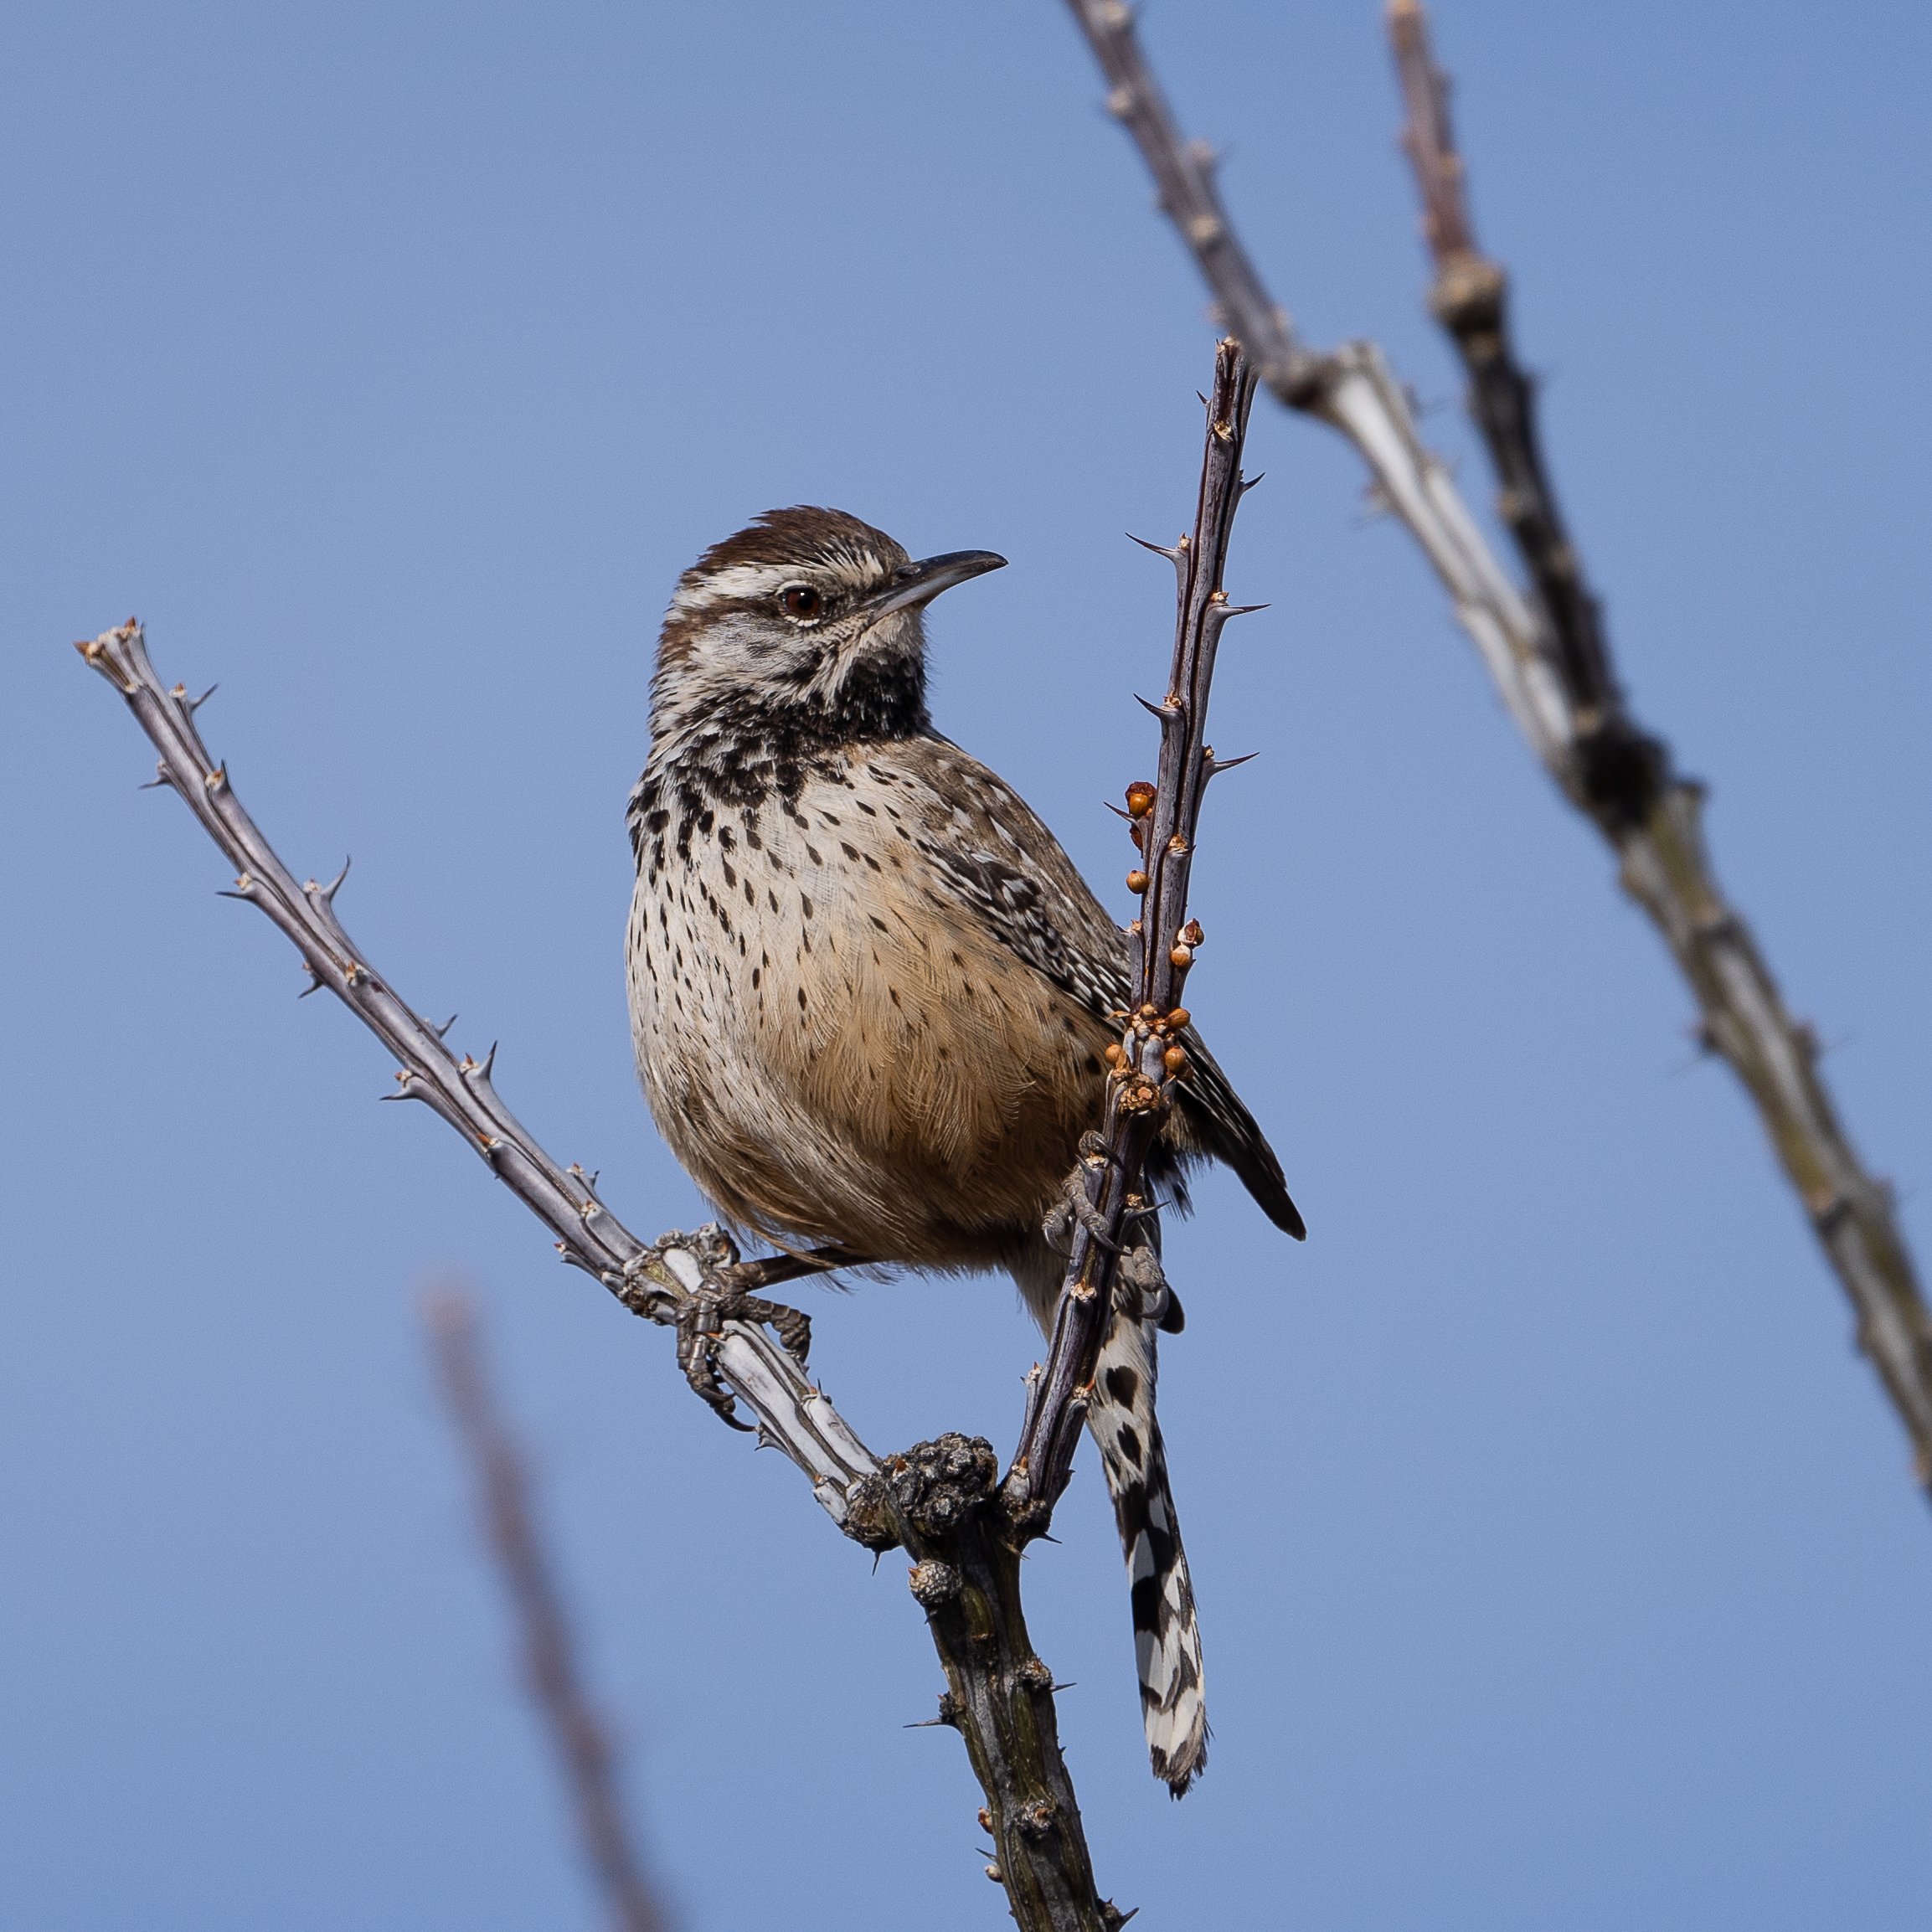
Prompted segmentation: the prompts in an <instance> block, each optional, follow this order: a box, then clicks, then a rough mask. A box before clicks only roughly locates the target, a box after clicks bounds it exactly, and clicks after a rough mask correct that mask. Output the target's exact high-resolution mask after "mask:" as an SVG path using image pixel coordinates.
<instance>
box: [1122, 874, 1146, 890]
mask: <svg viewBox="0 0 1932 1932" xmlns="http://www.w3.org/2000/svg"><path fill="white" fill-rule="evenodd" d="M1146 889H1147V875H1146V873H1144V872H1130V873H1128V874H1127V890H1128V891H1129V892H1145V891H1146Z"/></svg>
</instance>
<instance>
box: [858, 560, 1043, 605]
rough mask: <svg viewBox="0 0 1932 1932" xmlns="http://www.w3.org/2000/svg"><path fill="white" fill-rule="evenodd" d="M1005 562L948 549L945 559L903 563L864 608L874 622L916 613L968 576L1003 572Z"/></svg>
mask: <svg viewBox="0 0 1932 1932" xmlns="http://www.w3.org/2000/svg"><path fill="white" fill-rule="evenodd" d="M1006 562H1007V560H1006V559H1005V558H1004V557H999V556H996V555H994V554H993V553H992V551H991V550H948V551H947V552H946V554H945V555H944V556H943V557H925V558H922V559H920V561H919V562H918V563H916V564H900V565H899V568H898V569H896V570H894V572H893V574H891V576H890V577H889V578H888V579H887V580H886V581H885V585H884V589H883V590H875V591H874V592H873V595H871V596H870V597H868V599H867V600H865V603H864V604H863V605H862V606H861V607H862V608H863V611H865V613H866V616H868V618H869V619H871V620H872V621H873V622H875V623H876V622H877V621H878V619H880V618H881V617H885V616H890V615H891V613H892V612H893V611H912V610H916V609H917V608H918V607H919V606H920V605H922V604H930V602H931V601H932V600H933V599H934V598H935V597H936V596H938V595H939V594H940V591H941V590H951V588H952V587H953V585H955V584H963V583H965V582H966V579H967V578H969V577H983V576H984V575H985V574H987V571H988V570H1003V569H1005V568H1006Z"/></svg>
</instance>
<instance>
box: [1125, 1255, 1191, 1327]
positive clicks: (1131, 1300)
mask: <svg viewBox="0 0 1932 1932" xmlns="http://www.w3.org/2000/svg"><path fill="white" fill-rule="evenodd" d="M1114 1308H1115V1312H1116V1313H1118V1314H1120V1315H1122V1316H1126V1319H1127V1320H1128V1321H1151V1322H1152V1323H1153V1324H1154V1326H1155V1327H1157V1328H1158V1329H1159V1330H1160V1331H1161V1332H1162V1334H1164V1335H1178V1334H1179V1333H1180V1332H1181V1330H1182V1327H1183V1326H1184V1325H1185V1324H1186V1321H1187V1319H1188V1318H1187V1316H1185V1315H1184V1314H1182V1311H1181V1300H1180V1297H1179V1296H1177V1295H1176V1294H1175V1292H1174V1291H1173V1290H1172V1288H1171V1287H1169V1286H1168V1285H1167V1276H1166V1275H1164V1274H1163V1273H1162V1270H1161V1258H1160V1256H1159V1255H1157V1254H1156V1253H1155V1252H1154V1250H1153V1249H1152V1248H1151V1246H1149V1245H1147V1244H1146V1243H1144V1242H1143V1243H1142V1244H1141V1245H1140V1246H1138V1247H1134V1248H1130V1249H1127V1250H1126V1253H1125V1254H1123V1255H1121V1258H1120V1260H1118V1261H1116V1262H1115V1264H1114Z"/></svg>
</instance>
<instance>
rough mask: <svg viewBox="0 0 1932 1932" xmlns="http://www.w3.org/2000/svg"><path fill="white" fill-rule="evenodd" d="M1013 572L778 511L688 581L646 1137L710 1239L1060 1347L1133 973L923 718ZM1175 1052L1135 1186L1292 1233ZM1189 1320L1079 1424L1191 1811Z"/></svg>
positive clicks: (1016, 808)
mask: <svg viewBox="0 0 1932 1932" xmlns="http://www.w3.org/2000/svg"><path fill="white" fill-rule="evenodd" d="M1005 562H1006V559H1004V558H1003V557H1001V556H998V555H997V554H994V553H992V552H991V551H987V550H964V551H951V552H948V553H946V554H943V555H939V556H932V557H927V558H925V559H918V560H915V559H913V558H912V557H911V556H910V555H909V554H908V553H907V551H906V550H905V549H904V548H903V547H902V546H901V545H899V544H898V543H896V542H894V539H893V538H890V537H889V536H887V535H886V534H885V533H884V532H883V531H881V530H878V529H877V528H873V526H872V525H870V524H868V523H863V522H862V521H861V520H860V519H859V518H857V517H854V516H852V515H850V514H848V513H845V512H843V511H839V510H832V509H823V508H817V507H810V506H795V507H791V508H787V509H778V510H770V511H767V512H765V513H764V514H763V515H761V516H760V517H758V518H755V520H754V521H753V522H752V523H750V525H749V526H747V527H746V528H744V529H742V530H740V531H739V532H738V533H736V534H735V535H734V536H731V537H728V538H725V539H724V541H723V542H721V543H719V544H714V545H713V546H712V547H711V548H710V549H708V550H707V551H706V552H705V553H704V554H703V556H702V557H701V558H699V559H698V562H697V563H696V564H693V565H692V566H691V568H690V569H688V570H686V571H685V572H684V573H683V575H682V576H681V577H680V578H679V580H678V581H677V588H676V590H675V593H674V594H673V595H672V599H671V603H670V607H669V609H668V611H667V613H666V616H665V618H664V621H663V626H662V631H661V633H660V635H659V638H658V643H657V662H656V668H655V672H654V674H653V676H652V683H651V698H650V731H651V741H650V750H649V754H648V756H647V760H646V763H645V765H644V768H643V771H642V774H641V776H640V778H639V779H638V781H637V783H636V788H635V789H634V790H633V791H632V792H631V796H630V801H629V806H628V811H627V822H628V829H629V832H630V837H631V849H632V853H633V856H634V858H635V859H636V889H635V892H634V894H633V896H632V899H631V913H630V919H629V923H628V928H627V932H626V980H627V984H628V991H629V1003H630V1012H631V1033H632V1038H633V1043H634V1045H635V1048H636V1059H637V1067H638V1072H639V1076H640V1079H641V1084H642V1087H643V1090H644V1094H645V1097H646V1099H647V1102H648V1104H649V1107H650V1110H651V1113H652V1117H653V1119H654V1120H655V1121H656V1123H657V1127H658V1129H659V1131H660V1132H661V1133H662V1135H663V1137H664V1138H665V1140H666V1141H667V1142H668V1143H669V1145H670V1146H671V1148H672V1151H673V1152H674V1153H675V1154H676V1156H677V1158H678V1160H679V1162H681V1163H682V1164H683V1167H684V1168H685V1170H686V1171H687V1172H688V1173H689V1174H690V1175H691V1177H693V1180H694V1181H695V1182H697V1184H698V1187H699V1188H700V1189H701V1190H702V1191H703V1193H704V1194H705V1195H706V1196H707V1197H708V1198H709V1200H710V1201H711V1202H712V1203H713V1204H714V1206H715V1208H717V1209H718V1211H719V1213H720V1215H721V1216H722V1217H723V1218H724V1220H725V1221H726V1222H727V1223H728V1224H729V1225H730V1226H732V1227H733V1228H734V1229H738V1230H739V1232H741V1233H744V1234H750V1235H755V1236H757V1237H760V1238H762V1239H765V1240H766V1241H767V1242H769V1243H770V1244H771V1245H773V1246H774V1247H775V1248H777V1249H780V1251H781V1254H784V1255H809V1256H811V1257H814V1258H817V1259H818V1260H826V1259H827V1258H828V1257H830V1258H834V1259H836V1260H839V1261H850V1262H852V1263H855V1264H856V1263H860V1262H863V1263H867V1264H871V1265H875V1266H879V1267H884V1268H894V1269H896V1268H907V1269H912V1270H922V1271H926V1272H931V1273H938V1274H958V1273H971V1272H981V1271H1004V1272H1006V1273H1007V1274H1009V1275H1011V1276H1012V1279H1013V1280H1014V1281H1015V1283H1016V1284H1017V1285H1018V1289H1019V1291H1020V1294H1021V1296H1022V1298H1023V1301H1024V1302H1025V1304H1026V1306H1028V1309H1030V1311H1032V1313H1033V1316H1034V1317H1035V1319H1036V1320H1037V1321H1038V1322H1039V1323H1040V1325H1041V1327H1042V1328H1043V1330H1047V1331H1048V1332H1050V1329H1051V1325H1052V1322H1053V1318H1054V1306H1055V1303H1056V1301H1057V1298H1058V1296H1059V1288H1060V1284H1061V1280H1062V1276H1063V1273H1064V1268H1065V1260H1064V1243H1063V1244H1061V1245H1060V1246H1058V1247H1056V1244H1055V1243H1054V1239H1052V1238H1051V1234H1050V1230H1049V1226H1048V1224H1049V1222H1050V1221H1051V1219H1052V1217H1053V1216H1054V1212H1055V1210H1056V1206H1057V1205H1058V1204H1059V1203H1062V1202H1064V1188H1065V1186H1066V1182H1067V1177H1068V1176H1069V1172H1071V1171H1072V1170H1073V1169H1074V1167H1075V1165H1076V1162H1077V1161H1078V1159H1079V1152H1080V1143H1081V1140H1082V1136H1084V1135H1087V1134H1090V1133H1091V1132H1092V1131H1094V1130H1095V1129H1097V1128H1098V1127H1099V1126H1100V1123H1101V1120H1102V1117H1103V1115H1104V1111H1105V1064H1106V1063H1105V1054H1106V1049H1107V1048H1108V1045H1109V1044H1110V1042H1113V1041H1115V1040H1117V1039H1118V1038H1119V1037H1120V1031H1121V1012H1122V1009H1123V1008H1124V1007H1126V1003H1127V999H1128V989H1129V981H1130V973H1131V964H1130V956H1129V951H1128V947H1129V940H1128V935H1126V933H1125V932H1124V931H1123V930H1122V929H1121V927H1120V926H1119V925H1117V924H1116V923H1115V920H1112V919H1111V918H1110V916H1109V915H1108V914H1107V913H1106V912H1105V909H1103V908H1102V906H1101V905H1100V901H1099V900H1098V899H1096V898H1095V895H1094V894H1093V893H1092V891H1091V890H1090V889H1089V888H1088V886H1087V884H1086V882H1085V881H1084V879H1083V878H1081V876H1080V874H1079V872H1078V870H1077V869H1076V868H1074V863H1073V862H1072V861H1071V860H1070V859H1069V858H1068V856H1067V854H1066V853H1065V852H1064V851H1063V850H1062V849H1061V847H1060V844H1059V841H1058V840H1057V839H1056V838H1055V837H1054V835H1053V833H1052V832H1049V831H1048V829H1047V827H1046V826H1045V825H1044V824H1043V823H1042V822H1041V821H1040V819H1039V818H1038V817H1037V816H1036V815H1035V813H1034V812H1033V810H1032V809H1031V808H1030V807H1029V806H1028V805H1027V804H1026V802H1025V801H1024V800H1023V799H1022V798H1021V797H1020V796H1019V795H1018V792H1016V791H1014V790H1013V789H1012V787H1011V786H1008V785H1007V783H1006V782H1005V781H1003V780H1002V779H1001V778H1000V777H998V776H997V775H996V774H995V773H994V772H992V770H989V769H988V768H987V766H986V765H983V764H981V762H980V761H979V760H977V759H976V758H974V757H972V756H971V755H970V754H968V753H967V752H966V751H964V750H961V748H960V747H959V746H958V745H956V744H953V743H952V742H951V740H949V739H946V738H944V737H942V736H941V735H940V734H939V733H938V732H937V731H936V730H935V729H934V727H933V722H932V717H931V713H930V709H929V708H928V704H927V697H926V692H927V665H926V637H925V609H926V606H927V605H930V602H931V601H932V600H933V599H934V598H935V597H937V596H938V595H940V593H941V592H943V591H945V590H949V589H951V587H953V586H954V585H959V584H963V583H965V582H966V581H968V580H971V579H972V578H975V577H978V576H981V575H982V574H985V573H986V572H987V571H990V570H995V569H1000V568H1002V566H1003V565H1004V564H1005ZM1183 1043H1184V1046H1185V1048H1186V1052H1187V1054H1188V1065H1187V1070H1186V1071H1185V1073H1184V1074H1182V1076H1181V1078H1180V1079H1178V1081H1177V1086H1176V1090H1175V1093H1174V1096H1173V1098H1174V1103H1175V1104H1174V1105H1173V1106H1172V1110H1171V1111H1170V1113H1169V1115H1168V1118H1167V1122H1166V1124H1165V1126H1164V1128H1163V1131H1162V1139H1161V1140H1160V1141H1158V1142H1157V1146H1156V1149H1155V1153H1154V1156H1153V1157H1152V1158H1151V1162H1150V1166H1149V1177H1150V1179H1151V1181H1152V1182H1154V1183H1155V1184H1156V1185H1157V1187H1159V1188H1164V1189H1165V1191H1166V1192H1167V1195H1168V1197H1169V1198H1170V1199H1171V1200H1172V1201H1173V1202H1174V1203H1175V1204H1176V1205H1177V1207H1181V1208H1184V1207H1185V1205H1186V1191H1185V1177H1186V1172H1187V1170H1188V1169H1189V1168H1190V1167H1193V1166H1194V1165H1195V1164H1197V1163H1198V1162H1202V1161H1203V1160H1213V1161H1218V1162H1224V1163H1225V1164H1226V1165H1227V1166H1229V1167H1232V1168H1233V1169H1234V1172H1235V1173H1236V1174H1237V1175H1238V1176H1239V1177H1240V1179H1241V1180H1242V1182H1244V1184H1245V1185H1246V1187H1247V1189H1248V1192H1249V1193H1250V1194H1251V1195H1252V1196H1253V1197H1254V1198H1255V1202H1256V1203H1258V1204H1259V1205H1260V1208H1261V1209H1262V1211H1263V1213H1265V1214H1266V1215H1267V1216H1268V1218H1270V1220H1271V1221H1272V1222H1274V1224H1275V1225H1276V1226H1277V1227H1279V1228H1280V1229H1284V1230H1285V1232H1286V1233H1288V1234H1291V1235H1293V1236H1295V1237H1296V1239H1301V1237H1302V1235H1303V1234H1304V1233H1305V1229H1304V1228H1303V1224H1302V1220H1301V1214H1300V1213H1299V1212H1298V1211H1297V1210H1296V1206H1295V1203H1294V1202H1293V1201H1292V1200H1291V1198H1289V1193H1288V1189H1287V1186H1286V1182H1285V1179H1284V1177H1283V1174H1282V1171H1281V1165H1280V1162H1279V1161H1278V1160H1277V1159H1276V1158H1275V1154H1274V1151H1272V1149H1271V1148H1270V1146H1269V1145H1268V1142H1267V1141H1266V1139H1265V1136H1263V1134H1262V1131H1261V1130H1260V1127H1259V1126H1257V1125H1256V1124H1255V1119H1254V1116H1253V1115H1251V1114H1250V1113H1249V1110H1248V1109H1247V1108H1246V1107H1245V1106H1244V1105H1243V1104H1242V1102H1241V1100H1239V1097H1238V1096H1237V1095H1236V1094H1235V1092H1234V1088H1233V1086H1232V1085H1231V1084H1229V1080H1228V1079H1227V1077H1226V1076H1225V1075H1224V1074H1223V1073H1222V1071H1221V1069H1220V1068H1219V1066H1218V1064H1216V1062H1215V1060H1214V1059H1213V1056H1212V1055H1211V1054H1209V1053H1208V1050H1207V1048H1205V1047H1204V1046H1203V1044H1202V1043H1201V1042H1200V1040H1199V1038H1198V1034H1196V1033H1194V1031H1193V1028H1192V1027H1191V1026H1190V1028H1189V1030H1188V1033H1186V1034H1185V1035H1184V1036H1183ZM1148 1239H1150V1242H1157V1239H1158V1224H1157V1220H1156V1221H1154V1222H1153V1223H1152V1224H1151V1227H1150V1229H1149V1234H1148ZM1155 1251H1156V1252H1157V1248H1156V1249H1155ZM1181 1320H1182V1317H1181V1313H1180V1309H1179V1304H1178V1302H1177V1301H1174V1300H1172V1299H1171V1298H1168V1297H1166V1296H1163V1297H1162V1300H1161V1301H1160V1302H1159V1303H1157V1304H1156V1305H1153V1306H1150V1307H1149V1309H1148V1310H1147V1311H1146V1318H1145V1319H1142V1318H1140V1317H1138V1316H1135V1315H1133V1314H1131V1313H1126V1312H1122V1313H1117V1314H1116V1315H1115V1316H1114V1318H1113V1322H1112V1327H1111V1328H1110V1332H1109V1334H1108V1336H1107V1337H1106V1339H1105V1342H1104V1344H1103V1347H1102V1352H1101V1355H1100V1363H1099V1367H1098V1368H1097V1371H1096V1373H1095V1400H1094V1401H1093V1403H1092V1404H1090V1409H1089V1411H1088V1424H1089V1428H1090V1432H1091V1433H1092V1435H1094V1437H1095V1441H1096V1443H1097V1445H1098V1446H1099V1449H1100V1459H1101V1464H1102V1468H1103V1471H1104V1472H1105V1479H1106V1481H1107V1485H1108V1488H1109V1491H1110V1495H1111V1497H1112V1500H1113V1503H1114V1508H1115V1518H1116V1523H1117V1527H1118V1528H1119V1530H1120V1534H1121V1545H1122V1549H1123V1553H1124V1554H1125V1556H1126V1561H1127V1565H1128V1569H1129V1573H1130V1576H1131V1602H1132V1610H1133V1620H1134V1625H1135V1641H1136V1663H1137V1669H1138V1674H1139V1678H1140V1687H1141V1706H1142V1717H1143V1720H1144V1724H1145V1729H1146V1739H1147V1747H1148V1754H1149V1759H1150V1762H1151V1766H1152V1769H1153V1770H1154V1773H1155V1775H1157V1777H1158V1778H1160V1779H1161V1780H1162V1781H1163V1782H1165V1783H1166V1784H1167V1786H1168V1788H1169V1789H1170V1790H1172V1792H1173V1793H1174V1795H1177V1796H1178V1795H1180V1794H1181V1793H1182V1792H1183V1791H1185V1790H1187V1789H1188V1785H1190V1784H1191V1783H1192V1781H1193V1779H1194V1778H1195V1776H1196V1775H1198V1773H1199V1771H1200V1770H1202V1769H1203V1766H1204V1765H1205V1762H1206V1756H1207V1744H1208V1727H1207V1713H1206V1705H1205V1701H1204V1693H1203V1682H1202V1667H1201V1645H1200V1633H1199V1629H1198V1621H1197V1619H1196V1615H1195V1609H1194V1602H1193V1586H1192V1583H1191V1581H1190V1579H1189V1577H1188V1565H1187V1557H1186V1554H1185V1552H1184V1550H1183V1548H1182V1543H1181V1538H1180V1530H1179V1522H1178V1518H1177V1515H1176V1512H1175V1509H1174V1503H1173V1497H1172V1492H1171V1488H1170V1485H1169V1481H1168V1475H1167V1456H1166V1451H1165V1448H1164V1445H1163V1443H1162V1436H1161V1432H1160V1429H1159V1426H1158V1424H1157V1420H1156V1418H1155V1411H1154V1392H1155V1382H1156V1370H1157V1358H1156V1348H1155V1337H1156V1331H1157V1327H1162V1328H1166V1329H1167V1330H1170V1331H1172V1330H1175V1329H1177V1328H1178V1327H1180V1324H1181Z"/></svg>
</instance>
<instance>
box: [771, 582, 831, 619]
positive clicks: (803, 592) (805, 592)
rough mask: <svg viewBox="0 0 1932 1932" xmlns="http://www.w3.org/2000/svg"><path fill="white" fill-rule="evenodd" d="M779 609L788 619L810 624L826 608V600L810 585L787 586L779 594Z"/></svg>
mask: <svg viewBox="0 0 1932 1932" xmlns="http://www.w3.org/2000/svg"><path fill="white" fill-rule="evenodd" d="M778 607H779V609H780V610H781V611H784V613H785V614H786V616H787V617H796V618H797V619H798V621H800V622H801V624H808V623H810V622H811V620H812V619H813V618H814V617H816V616H818V614H819V612H820V611H822V610H823V609H824V608H825V600H824V599H823V598H822V597H821V596H820V595H819V594H818V593H817V591H816V590H813V589H812V587H811V585H809V584H787V585H786V586H785V588H784V589H783V590H781V591H780V592H779V593H778Z"/></svg>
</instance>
